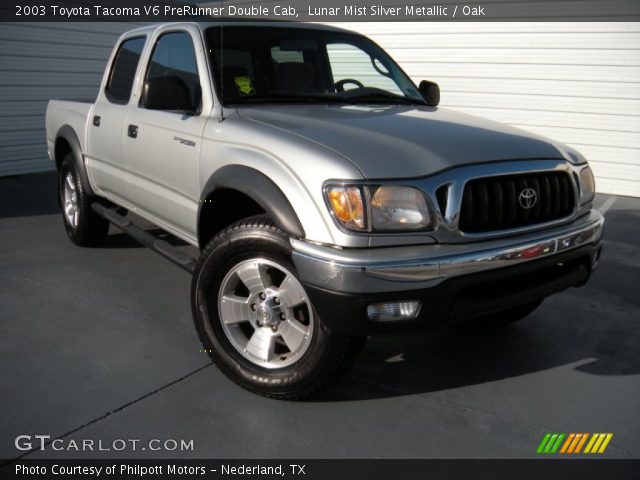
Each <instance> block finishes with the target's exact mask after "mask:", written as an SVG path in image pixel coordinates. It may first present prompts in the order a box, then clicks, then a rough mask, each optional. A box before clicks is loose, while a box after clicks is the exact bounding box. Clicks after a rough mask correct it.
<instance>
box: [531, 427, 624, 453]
mask: <svg viewBox="0 0 640 480" xmlns="http://www.w3.org/2000/svg"><path fill="white" fill-rule="evenodd" d="M612 438H613V433H594V434H590V433H568V434H565V433H553V432H552V433H547V434H545V436H544V437H543V438H542V441H541V442H540V445H538V449H537V450H536V452H537V453H542V454H545V453H550V454H553V453H562V454H578V453H603V452H604V451H605V450H606V448H607V446H608V445H609V442H610V441H611V439H612ZM587 440H588V441H587ZM585 444H586V447H585V448H584V450H583V449H582V448H583V447H584V446H585Z"/></svg>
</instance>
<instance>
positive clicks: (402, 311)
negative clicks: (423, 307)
mask: <svg viewBox="0 0 640 480" xmlns="http://www.w3.org/2000/svg"><path fill="white" fill-rule="evenodd" d="M418 313H420V302H419V301H417V300H407V301H404V302H385V303H372V304H371V305H369V306H368V307H367V315H369V318H370V319H371V320H376V321H379V322H387V321H390V320H411V319H412V318H416V317H417V316H418Z"/></svg>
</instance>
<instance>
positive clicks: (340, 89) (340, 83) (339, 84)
mask: <svg viewBox="0 0 640 480" xmlns="http://www.w3.org/2000/svg"><path fill="white" fill-rule="evenodd" d="M348 83H352V84H353V85H355V86H356V87H358V88H364V85H363V84H362V83H361V82H359V81H358V80H356V79H354V78H345V79H344V80H340V81H338V82H336V83H334V84H333V88H335V89H336V92H340V93H342V92H344V86H345V85H346V84H348Z"/></svg>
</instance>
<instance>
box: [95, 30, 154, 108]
mask: <svg viewBox="0 0 640 480" xmlns="http://www.w3.org/2000/svg"><path fill="white" fill-rule="evenodd" d="M145 40H146V39H145V37H135V38H129V39H127V40H125V41H124V42H122V44H120V48H118V52H117V53H116V56H115V58H114V59H113V65H112V66H111V74H110V75H109V81H108V82H107V87H106V88H105V93H106V94H107V98H108V99H109V100H110V101H112V102H113V103H121V104H126V103H127V102H128V101H129V97H131V89H132V88H133V80H134V78H135V76H136V70H137V68H138V63H139V62H140V55H141V54H142V49H143V48H144V43H145Z"/></svg>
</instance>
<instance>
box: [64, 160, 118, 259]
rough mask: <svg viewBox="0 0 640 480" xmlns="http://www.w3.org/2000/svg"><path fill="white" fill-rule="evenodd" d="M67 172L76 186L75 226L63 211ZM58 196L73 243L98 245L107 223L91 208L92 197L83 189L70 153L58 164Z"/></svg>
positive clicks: (106, 229)
mask: <svg viewBox="0 0 640 480" xmlns="http://www.w3.org/2000/svg"><path fill="white" fill-rule="evenodd" d="M68 173H71V176H72V178H73V183H74V185H75V187H76V199H77V203H78V224H77V225H76V226H75V227H73V226H72V225H71V224H70V223H69V222H68V220H67V216H66V215H65V212H64V184H65V181H66V180H65V179H66V176H67V174H68ZM58 198H59V203H60V206H61V208H62V218H63V222H64V226H65V230H66V231H67V235H68V236H69V238H70V239H71V241H72V242H73V243H74V244H76V245H80V246H92V245H98V244H100V243H102V242H103V241H104V240H105V239H106V237H107V234H108V231H109V223H108V222H107V221H106V220H104V219H102V218H100V217H98V216H97V214H96V213H94V212H93V211H92V210H91V202H92V201H93V198H92V197H90V196H89V195H88V194H87V192H86V190H85V186H84V185H83V183H82V179H81V178H80V175H79V174H78V170H77V166H76V164H75V161H74V158H73V155H72V154H71V153H69V154H68V155H67V156H66V157H65V158H64V159H63V161H62V165H61V166H60V172H59V174H58Z"/></svg>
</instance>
